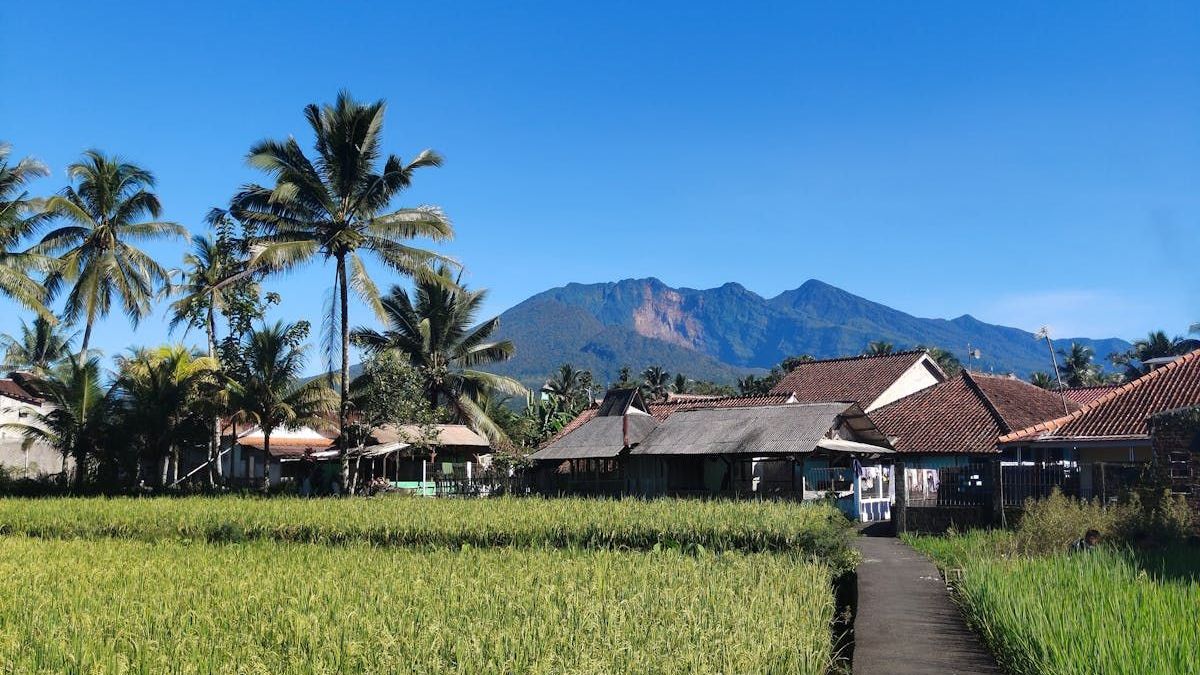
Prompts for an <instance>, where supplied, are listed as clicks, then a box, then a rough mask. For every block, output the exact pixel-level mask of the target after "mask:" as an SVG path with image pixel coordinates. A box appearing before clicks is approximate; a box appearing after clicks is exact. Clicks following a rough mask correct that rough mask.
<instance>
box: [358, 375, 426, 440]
mask: <svg viewBox="0 0 1200 675" xmlns="http://www.w3.org/2000/svg"><path fill="white" fill-rule="evenodd" d="M350 396H351V397H352V405H353V406H354V410H355V412H356V413H357V415H356V418H355V421H354V422H353V423H352V424H351V426H350V427H349V433H350V435H351V439H350V444H351V445H358V442H359V441H360V440H364V439H365V438H366V437H367V436H369V435H370V432H371V430H372V429H375V428H378V427H380V426H383V425H391V426H394V427H399V426H402V425H414V426H416V427H417V428H418V429H420V430H421V434H420V436H419V437H418V438H414V439H412V440H410V441H409V443H410V444H411V445H413V446H415V447H417V448H428V447H429V444H430V443H431V442H432V441H433V440H435V439H436V437H437V428H436V426H435V425H436V424H437V413H436V411H435V410H434V409H433V408H432V407H431V406H430V405H429V399H428V397H427V396H426V393H425V378H424V377H422V376H421V373H420V372H418V371H417V369H416V368H414V367H413V366H412V365H411V364H410V363H409V362H408V360H407V359H405V358H404V357H403V356H401V355H399V354H396V353H394V352H382V353H380V354H377V355H375V356H372V357H371V358H370V359H368V360H367V361H366V363H364V364H363V372H362V375H360V376H359V377H358V378H357V379H355V380H354V382H352V383H351V384H350Z"/></svg>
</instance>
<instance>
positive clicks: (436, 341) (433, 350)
mask: <svg viewBox="0 0 1200 675" xmlns="http://www.w3.org/2000/svg"><path fill="white" fill-rule="evenodd" d="M449 272H450V271H449V269H448V268H446V267H444V266H443V267H440V268H438V271H437V276H436V278H432V279H418V280H417V281H416V288H415V290H414V293H413V294H412V295H411V296H410V295H409V293H408V291H407V290H405V289H404V288H401V287H399V286H393V287H392V289H391V291H390V292H389V293H388V295H387V296H386V297H385V298H384V299H383V300H382V309H381V313H382V316H383V318H384V330H383V331H377V330H374V329H370V328H356V329H355V330H354V332H353V334H352V337H351V339H352V340H353V342H354V344H355V345H357V346H359V347H362V348H364V349H365V350H366V351H367V353H368V354H372V355H374V354H382V353H385V352H391V353H394V354H397V355H400V356H401V357H402V358H405V359H407V360H408V362H409V363H411V364H412V365H413V366H414V367H415V368H416V369H417V371H418V372H419V373H420V374H421V376H422V377H423V378H424V380H425V382H424V389H425V396H426V398H427V399H428V401H429V403H430V405H431V406H433V407H437V406H445V407H446V408H447V409H448V410H449V412H450V415H451V419H452V420H453V421H455V422H457V423H459V424H467V425H469V426H470V427H471V428H472V429H474V430H475V431H478V432H479V433H481V434H483V435H484V436H487V437H488V439H489V440H491V441H493V442H495V443H499V444H503V443H506V442H508V439H507V438H505V435H504V431H503V430H502V429H501V428H500V427H499V426H497V425H496V423H495V421H494V420H492V419H491V418H490V417H488V415H487V413H486V410H485V407H486V406H487V403H488V401H489V400H490V399H491V398H492V396H493V395H495V394H514V395H523V394H525V393H526V390H525V387H523V386H521V383H519V382H517V381H516V380H513V379H511V378H507V377H503V376H500V375H495V374H492V373H489V372H486V371H483V370H479V368H478V367H479V366H485V365H488V364H492V363H497V362H500V361H504V360H505V359H507V358H509V357H510V356H511V355H512V353H513V351H514V350H515V347H514V346H513V344H512V343H511V342H509V341H507V340H491V336H492V334H493V333H494V332H495V331H496V328H498V327H499V325H500V322H499V319H497V318H494V317H493V318H491V319H488V320H487V321H484V322H482V323H477V320H476V316H477V314H478V312H479V308H480V306H481V305H482V304H483V302H484V300H485V299H486V298H487V291H486V290H476V291H471V290H468V289H466V288H464V287H462V286H461V285H459V284H458V283H457V282H456V281H455V280H452V279H451V278H450V277H449Z"/></svg>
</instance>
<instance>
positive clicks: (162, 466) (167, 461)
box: [158, 452, 171, 488]
mask: <svg viewBox="0 0 1200 675" xmlns="http://www.w3.org/2000/svg"><path fill="white" fill-rule="evenodd" d="M170 468H171V453H169V452H164V453H163V454H162V461H160V462H159V471H158V486H159V487H164V488H165V487H167V471H168V470H169V469H170Z"/></svg>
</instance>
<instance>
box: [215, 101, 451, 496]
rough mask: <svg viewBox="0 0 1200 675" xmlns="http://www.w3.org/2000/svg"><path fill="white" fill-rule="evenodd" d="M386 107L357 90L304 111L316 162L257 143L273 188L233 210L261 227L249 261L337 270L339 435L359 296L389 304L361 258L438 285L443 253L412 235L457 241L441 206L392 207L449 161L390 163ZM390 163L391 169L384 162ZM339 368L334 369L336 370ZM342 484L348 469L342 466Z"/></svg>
mask: <svg viewBox="0 0 1200 675" xmlns="http://www.w3.org/2000/svg"><path fill="white" fill-rule="evenodd" d="M384 109H385V105H384V102H383V101H375V102H373V103H360V102H358V101H355V100H354V99H353V97H351V96H350V94H349V92H346V91H342V92H339V93H338V96H337V100H336V101H335V102H334V103H333V104H332V105H323V106H318V105H316V104H311V105H308V106H306V107H305V109H304V116H305V118H306V119H307V121H308V124H309V126H310V127H311V128H312V132H313V136H314V141H315V143H314V150H315V151H316V158H315V160H310V159H309V158H308V157H307V156H306V155H305V154H304V151H303V150H302V149H301V147H300V144H299V143H298V142H297V141H296V139H295V138H291V137H289V138H288V139H287V140H286V141H276V140H267V141H262V142H259V143H256V144H255V145H254V146H253V147H252V148H251V149H250V154H249V156H248V158H247V161H248V162H249V163H250V165H251V166H253V167H255V168H258V169H260V170H262V171H264V172H265V173H267V174H268V175H269V176H270V177H271V178H272V179H273V180H274V185H273V186H270V187H267V186H262V185H254V184H251V185H247V186H246V187H245V188H243V189H242V191H241V192H239V193H238V194H237V196H235V197H234V199H233V204H232V205H231V211H232V213H233V215H234V216H235V217H236V218H237V219H238V220H240V221H242V222H245V223H249V224H251V225H253V226H254V228H255V229H256V232H255V234H256V236H255V244H256V247H255V254H254V256H253V257H252V259H251V261H250V262H249V265H250V266H251V267H252V268H256V269H263V270H265V271H268V272H280V271H286V270H289V269H294V268H296V267H298V266H301V265H304V264H307V263H309V262H312V261H314V260H323V261H324V260H332V261H333V262H334V264H335V271H334V279H333V291H334V293H333V295H334V297H336V298H337V305H336V308H335V307H334V306H333V305H331V309H334V311H335V313H336V316H337V319H338V321H337V323H338V324H340V329H341V330H340V337H341V340H340V341H336V340H335V339H334V336H333V327H334V322H333V321H330V322H328V323H327V324H326V325H327V326H328V327H329V331H328V332H327V334H326V340H325V344H326V347H327V348H326V356H327V357H328V359H329V361H332V357H333V355H334V353H340V356H341V377H340V379H339V382H338V385H339V397H340V406H339V414H338V418H339V424H338V427H339V429H344V428H345V427H346V416H347V413H348V412H349V398H350V309H349V293H350V291H353V292H354V293H355V294H356V295H358V296H359V297H360V298H361V299H362V300H363V301H364V302H365V303H366V304H367V306H369V307H371V308H372V309H374V310H375V312H376V314H381V313H382V310H383V307H382V304H381V299H380V297H379V289H378V288H377V287H376V285H375V282H374V280H373V279H372V278H371V275H370V274H369V273H368V272H367V268H366V265H365V264H364V262H363V259H362V256H361V254H362V253H370V254H372V256H373V257H374V258H376V259H377V260H379V261H380V262H382V263H383V264H384V265H386V266H387V267H388V268H389V269H391V270H392V271H394V272H398V273H400V274H402V275H405V276H408V277H415V278H417V279H422V280H425V281H429V280H431V279H433V277H434V276H435V275H434V273H433V271H432V270H431V269H430V264H431V263H435V262H437V261H447V259H446V258H444V257H443V256H440V255H437V254H435V253H432V252H430V251H426V250H424V249H420V248H417V247H414V246H412V245H411V242H412V240H413V239H416V238H419V237H427V238H432V239H436V240H445V239H450V238H451V237H453V235H454V230H453V228H452V227H451V225H450V221H449V219H448V218H446V216H445V215H444V214H443V213H442V211H441V210H440V209H438V208H436V207H418V208H403V209H398V210H393V209H392V207H391V204H392V202H393V201H394V200H395V199H396V197H397V196H399V194H400V193H401V192H402V191H403V190H405V189H407V188H408V187H410V186H411V185H412V179H413V176H414V175H415V173H416V172H417V171H418V170H420V169H422V168H427V167H436V166H441V164H442V158H441V156H439V155H438V154H437V153H435V152H433V151H432V150H424V151H422V152H420V153H419V154H417V156H416V157H415V158H414V159H413V160H412V161H411V162H407V163H405V162H404V161H403V160H401V159H400V157H398V156H396V155H388V156H387V157H386V158H384V157H383V152H382V148H381V145H380V142H381V139H382V134H383V116H384ZM381 160H382V166H380V161H381ZM331 369H332V368H331ZM342 467H343V468H342V472H343V480H345V479H346V478H347V477H348V476H347V475H346V474H348V470H349V465H348V463H346V462H345V461H343V465H342Z"/></svg>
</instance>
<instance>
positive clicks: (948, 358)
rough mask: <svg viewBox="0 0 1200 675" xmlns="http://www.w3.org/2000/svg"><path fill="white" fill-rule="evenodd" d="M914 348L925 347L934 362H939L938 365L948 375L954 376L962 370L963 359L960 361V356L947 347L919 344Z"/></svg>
mask: <svg viewBox="0 0 1200 675" xmlns="http://www.w3.org/2000/svg"><path fill="white" fill-rule="evenodd" d="M913 349H923V350H925V351H926V352H928V354H929V358H931V359H933V362H934V363H936V364H938V367H939V368H941V369H942V372H943V373H945V374H946V376H947V377H954V376H956V375H958V374H959V373H960V372H962V369H963V365H962V361H959V360H958V357H957V356H955V355H954V354H952V353H951V352H950V351H949V350H947V349H942V348H941V347H926V346H925V345H917V346H916V347H913Z"/></svg>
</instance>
